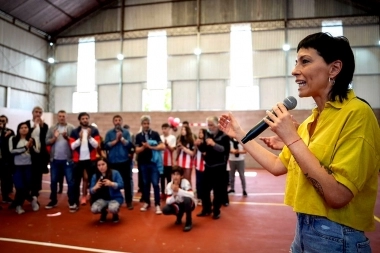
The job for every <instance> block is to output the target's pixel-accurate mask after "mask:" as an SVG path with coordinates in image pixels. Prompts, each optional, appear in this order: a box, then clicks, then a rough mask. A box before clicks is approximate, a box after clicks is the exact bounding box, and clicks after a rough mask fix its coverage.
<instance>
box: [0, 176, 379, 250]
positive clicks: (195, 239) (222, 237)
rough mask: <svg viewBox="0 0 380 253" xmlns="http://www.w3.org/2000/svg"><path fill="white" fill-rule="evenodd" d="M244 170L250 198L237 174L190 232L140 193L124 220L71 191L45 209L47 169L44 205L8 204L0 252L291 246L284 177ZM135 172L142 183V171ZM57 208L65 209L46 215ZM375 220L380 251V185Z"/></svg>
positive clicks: (374, 241)
mask: <svg viewBox="0 0 380 253" xmlns="http://www.w3.org/2000/svg"><path fill="white" fill-rule="evenodd" d="M246 174H247V175H246V180H247V191H248V197H246V198H244V197H243V196H242V195H241V187H240V179H239V177H236V178H235V185H236V186H235V190H236V192H237V193H236V194H235V195H230V206H228V207H222V210H221V211H222V213H221V218H220V219H219V220H213V219H212V218H211V217H196V215H195V214H196V213H198V212H199V211H200V210H201V207H200V206H198V207H197V208H196V209H195V211H194V212H193V229H192V230H191V231H190V232H187V233H185V232H183V231H182V226H181V225H180V226H176V225H174V221H175V217H174V216H164V215H156V214H155V213H154V210H153V208H151V209H150V210H148V211H147V212H140V210H139V209H140V203H139V198H140V196H139V194H135V199H134V210H128V209H127V208H126V207H125V206H124V205H123V207H122V209H121V211H120V222H119V223H118V224H113V223H112V222H111V221H108V222H106V223H104V224H99V223H98V220H99V216H98V215H94V214H92V213H91V212H90V207H89V205H86V206H82V207H81V208H80V209H79V210H78V212H76V213H70V212H69V210H68V206H67V197H66V195H65V194H61V195H59V198H58V199H59V203H58V206H57V207H55V208H53V209H50V210H46V209H45V208H44V206H45V205H46V204H47V203H48V202H49V182H48V181H49V175H45V176H44V184H43V190H42V192H41V196H40V197H39V202H40V203H41V209H40V210H39V211H38V212H33V211H32V209H31V206H30V204H28V203H26V204H25V205H24V209H25V211H26V212H25V213H24V214H22V215H18V214H16V213H15V211H14V210H8V209H7V205H6V204H2V206H3V210H0V252H1V253H8V252H9V253H13V252H17V253H24V252H25V253H34V252H54V253H61V252H69V253H71V252H73V253H74V252H109V253H111V252H112V253H119V252H134V253H141V252H143V253H145V252H149V253H153V252H165V253H169V252H181V253H182V252H184V253H186V252H207V253H214V252H217V253H222V252H233V253H240V252H241V253H245V252H260V253H273V252H289V246H290V244H291V242H292V239H293V236H294V229H295V214H294V212H293V211H292V209H291V208H290V207H288V206H285V205H284V204H283V197H284V195H283V193H284V184H285V176H280V177H274V176H272V175H270V174H269V173H268V172H266V171H264V170H253V169H252V170H247V172H246ZM134 177H135V184H137V179H136V174H134ZM379 178H380V176H379ZM135 188H136V187H135ZM163 205H164V202H162V206H163ZM57 212H61V215H59V216H54V217H48V216H47V215H48V214H54V213H57ZM375 219H376V231H374V232H371V233H367V237H368V238H370V240H371V245H372V252H380V190H379V194H378V201H377V204H376V209H375Z"/></svg>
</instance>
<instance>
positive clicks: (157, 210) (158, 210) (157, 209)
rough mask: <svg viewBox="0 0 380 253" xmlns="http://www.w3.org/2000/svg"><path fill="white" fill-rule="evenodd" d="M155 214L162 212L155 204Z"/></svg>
mask: <svg viewBox="0 0 380 253" xmlns="http://www.w3.org/2000/svg"><path fill="white" fill-rule="evenodd" d="M156 214H162V211H161V208H160V206H156Z"/></svg>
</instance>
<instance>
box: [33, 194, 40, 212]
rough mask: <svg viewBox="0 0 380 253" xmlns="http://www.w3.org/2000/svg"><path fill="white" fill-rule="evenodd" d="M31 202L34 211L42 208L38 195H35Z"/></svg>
mask: <svg viewBox="0 0 380 253" xmlns="http://www.w3.org/2000/svg"><path fill="white" fill-rule="evenodd" d="M31 204H32V209H33V211H35V212H36V211H38V210H40V204H39V203H38V201H37V197H36V196H33V199H32V202H31Z"/></svg>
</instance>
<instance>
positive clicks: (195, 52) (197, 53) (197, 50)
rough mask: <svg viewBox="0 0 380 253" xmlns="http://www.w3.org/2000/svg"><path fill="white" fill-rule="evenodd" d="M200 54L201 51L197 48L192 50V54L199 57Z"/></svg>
mask: <svg viewBox="0 0 380 253" xmlns="http://www.w3.org/2000/svg"><path fill="white" fill-rule="evenodd" d="M201 53H202V50H201V49H200V48H199V47H197V48H195V49H194V54H195V55H200V54H201Z"/></svg>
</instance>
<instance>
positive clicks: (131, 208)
mask: <svg viewBox="0 0 380 253" xmlns="http://www.w3.org/2000/svg"><path fill="white" fill-rule="evenodd" d="M127 208H128V210H133V204H132V202H128V203H127Z"/></svg>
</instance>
